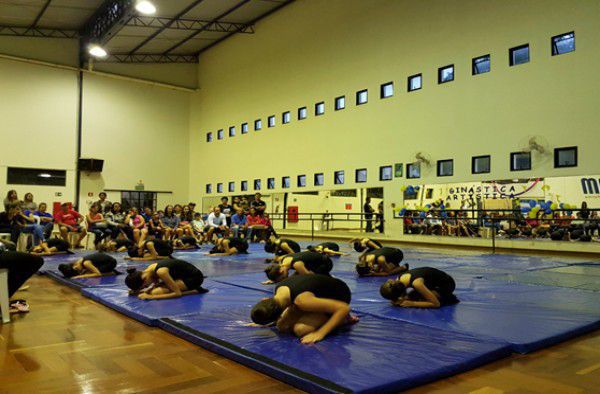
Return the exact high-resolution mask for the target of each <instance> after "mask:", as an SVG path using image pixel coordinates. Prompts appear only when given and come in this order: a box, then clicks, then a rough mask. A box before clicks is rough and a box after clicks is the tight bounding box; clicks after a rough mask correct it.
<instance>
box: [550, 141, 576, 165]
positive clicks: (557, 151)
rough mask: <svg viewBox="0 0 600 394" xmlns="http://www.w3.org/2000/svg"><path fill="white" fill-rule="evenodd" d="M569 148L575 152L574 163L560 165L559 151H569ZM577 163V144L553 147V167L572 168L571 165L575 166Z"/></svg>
mask: <svg viewBox="0 0 600 394" xmlns="http://www.w3.org/2000/svg"><path fill="white" fill-rule="evenodd" d="M569 150H573V151H574V153H575V155H574V159H575V163H574V164H568V165H560V163H559V154H560V152H563V151H569ZM578 164H579V149H578V147H577V146H564V147H560V148H554V168H573V167H577V166H578Z"/></svg>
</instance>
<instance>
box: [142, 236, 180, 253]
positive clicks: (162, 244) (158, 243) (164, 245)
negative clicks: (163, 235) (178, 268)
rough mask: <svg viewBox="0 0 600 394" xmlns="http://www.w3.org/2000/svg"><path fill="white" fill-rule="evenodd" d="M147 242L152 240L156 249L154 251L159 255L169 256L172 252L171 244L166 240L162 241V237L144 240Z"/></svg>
mask: <svg viewBox="0 0 600 394" xmlns="http://www.w3.org/2000/svg"><path fill="white" fill-rule="evenodd" d="M148 242H154V249H156V253H157V254H158V255H159V256H167V257H168V256H171V255H172V254H173V245H171V244H170V243H169V242H167V241H163V240H162V239H155V240H152V241H146V243H148Z"/></svg>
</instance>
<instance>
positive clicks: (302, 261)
mask: <svg viewBox="0 0 600 394" xmlns="http://www.w3.org/2000/svg"><path fill="white" fill-rule="evenodd" d="M332 268H333V262H332V261H331V259H330V258H329V256H326V255H324V254H321V253H317V252H311V251H307V252H300V253H292V254H288V255H286V256H283V259H282V260H281V263H279V264H272V265H270V266H269V267H267V268H266V269H265V273H266V274H267V278H269V280H267V281H265V282H262V284H263V285H268V284H271V283H277V282H281V281H282V280H284V279H286V278H287V277H288V275H289V271H290V269H293V270H294V271H296V275H308V274H322V275H329V273H330V272H331V269H332Z"/></svg>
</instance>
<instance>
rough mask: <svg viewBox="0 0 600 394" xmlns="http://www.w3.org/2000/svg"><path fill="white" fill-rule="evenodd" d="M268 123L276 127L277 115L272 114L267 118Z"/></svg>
mask: <svg viewBox="0 0 600 394" xmlns="http://www.w3.org/2000/svg"><path fill="white" fill-rule="evenodd" d="M267 125H268V126H269V127H275V115H271V116H269V117H268V118H267Z"/></svg>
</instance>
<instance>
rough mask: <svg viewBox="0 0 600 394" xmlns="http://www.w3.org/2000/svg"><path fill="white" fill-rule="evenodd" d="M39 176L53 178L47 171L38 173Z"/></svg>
mask: <svg viewBox="0 0 600 394" xmlns="http://www.w3.org/2000/svg"><path fill="white" fill-rule="evenodd" d="M38 176H39V177H40V178H52V175H50V174H47V173H45V172H42V173H41V174H38Z"/></svg>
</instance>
